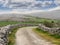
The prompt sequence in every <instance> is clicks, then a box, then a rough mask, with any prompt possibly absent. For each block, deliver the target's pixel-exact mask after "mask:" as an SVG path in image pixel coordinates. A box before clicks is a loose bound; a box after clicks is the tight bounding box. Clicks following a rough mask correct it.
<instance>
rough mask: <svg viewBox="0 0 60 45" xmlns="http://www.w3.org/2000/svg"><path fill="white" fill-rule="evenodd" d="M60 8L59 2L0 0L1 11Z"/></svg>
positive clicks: (49, 0) (45, 0)
mask: <svg viewBox="0 0 60 45" xmlns="http://www.w3.org/2000/svg"><path fill="white" fill-rule="evenodd" d="M59 6H60V0H0V12H1V11H2V12H3V11H20V12H23V11H27V12H28V11H35V10H36V11H37V10H38V11H42V10H44V11H45V10H50V9H53V8H56V7H59Z"/></svg>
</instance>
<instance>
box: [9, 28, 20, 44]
mask: <svg viewBox="0 0 60 45" xmlns="http://www.w3.org/2000/svg"><path fill="white" fill-rule="evenodd" d="M18 28H19V27H16V28H14V29H12V32H11V34H9V36H8V45H15V38H16V37H15V33H16V32H17V30H18Z"/></svg>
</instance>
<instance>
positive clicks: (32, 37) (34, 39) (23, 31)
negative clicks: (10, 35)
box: [16, 27, 54, 45]
mask: <svg viewBox="0 0 60 45" xmlns="http://www.w3.org/2000/svg"><path fill="white" fill-rule="evenodd" d="M33 28H36V27H24V28H20V29H18V31H17V33H16V45H54V44H52V43H51V42H48V41H46V40H45V39H43V38H42V37H40V36H38V35H37V34H35V33H34V32H33V31H32V29H33Z"/></svg>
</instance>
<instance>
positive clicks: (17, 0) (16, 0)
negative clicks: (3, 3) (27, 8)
mask: <svg viewBox="0 0 60 45" xmlns="http://www.w3.org/2000/svg"><path fill="white" fill-rule="evenodd" d="M11 1H12V2H23V1H26V2H33V1H35V0H11Z"/></svg>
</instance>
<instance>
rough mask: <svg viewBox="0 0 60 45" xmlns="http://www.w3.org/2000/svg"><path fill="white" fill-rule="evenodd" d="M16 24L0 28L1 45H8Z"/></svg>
mask: <svg viewBox="0 0 60 45" xmlns="http://www.w3.org/2000/svg"><path fill="white" fill-rule="evenodd" d="M13 28H15V26H14V25H7V26H4V27H1V28H0V45H8V35H9V34H10V33H11V31H12V29H13Z"/></svg>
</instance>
